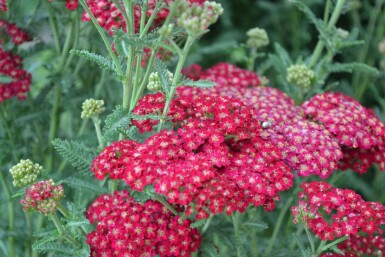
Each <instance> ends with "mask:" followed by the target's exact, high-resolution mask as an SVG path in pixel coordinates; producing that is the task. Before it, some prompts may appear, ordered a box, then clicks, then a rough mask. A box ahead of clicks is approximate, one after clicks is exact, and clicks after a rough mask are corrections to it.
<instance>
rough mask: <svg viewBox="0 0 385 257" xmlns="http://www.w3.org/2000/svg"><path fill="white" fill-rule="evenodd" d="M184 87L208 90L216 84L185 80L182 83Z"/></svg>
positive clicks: (206, 81)
mask: <svg viewBox="0 0 385 257" xmlns="http://www.w3.org/2000/svg"><path fill="white" fill-rule="evenodd" d="M182 85H184V86H189V87H200V88H210V87H215V86H216V85H217V84H216V83H215V82H212V81H209V80H197V81H194V80H191V79H188V80H185V81H183V84H182Z"/></svg>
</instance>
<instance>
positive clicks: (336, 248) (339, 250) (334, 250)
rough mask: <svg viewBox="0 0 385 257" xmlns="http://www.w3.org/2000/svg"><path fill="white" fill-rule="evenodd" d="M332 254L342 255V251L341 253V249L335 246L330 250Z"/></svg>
mask: <svg viewBox="0 0 385 257" xmlns="http://www.w3.org/2000/svg"><path fill="white" fill-rule="evenodd" d="M330 249H331V250H332V251H333V252H335V253H339V254H341V255H344V254H345V253H344V251H342V250H341V249H339V248H338V247H337V246H336V245H333V246H332V247H331V248H330Z"/></svg>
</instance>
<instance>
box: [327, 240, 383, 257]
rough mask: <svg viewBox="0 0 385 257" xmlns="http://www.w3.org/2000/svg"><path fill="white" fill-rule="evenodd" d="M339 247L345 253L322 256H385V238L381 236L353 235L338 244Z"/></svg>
mask: <svg viewBox="0 0 385 257" xmlns="http://www.w3.org/2000/svg"><path fill="white" fill-rule="evenodd" d="M338 248H339V249H340V250H342V251H343V252H344V255H341V254H338V253H326V254H323V255H321V257H346V256H348V257H360V256H373V257H378V256H385V238H384V237H381V236H362V235H356V236H351V237H350V238H349V239H347V240H345V241H343V242H342V243H340V244H338Z"/></svg>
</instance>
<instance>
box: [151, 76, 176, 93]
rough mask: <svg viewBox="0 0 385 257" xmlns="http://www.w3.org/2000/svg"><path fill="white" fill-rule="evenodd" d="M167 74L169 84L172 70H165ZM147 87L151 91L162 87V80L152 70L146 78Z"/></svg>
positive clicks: (172, 77)
mask: <svg viewBox="0 0 385 257" xmlns="http://www.w3.org/2000/svg"><path fill="white" fill-rule="evenodd" d="M167 74H168V84H169V85H171V83H172V81H173V79H174V74H172V72H170V71H167ZM147 89H148V90H149V91H152V92H156V91H159V90H161V89H162V81H161V78H160V76H159V73H158V72H152V73H151V74H150V77H149V78H148V84H147Z"/></svg>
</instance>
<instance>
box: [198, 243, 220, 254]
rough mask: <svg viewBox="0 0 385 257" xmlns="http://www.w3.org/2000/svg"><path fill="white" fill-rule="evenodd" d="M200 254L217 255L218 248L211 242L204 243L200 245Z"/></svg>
mask: <svg viewBox="0 0 385 257" xmlns="http://www.w3.org/2000/svg"><path fill="white" fill-rule="evenodd" d="M201 251H202V256H205V257H206V256H208V257H219V255H218V250H217V248H215V246H214V245H213V244H205V245H204V246H203V247H201Z"/></svg>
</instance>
